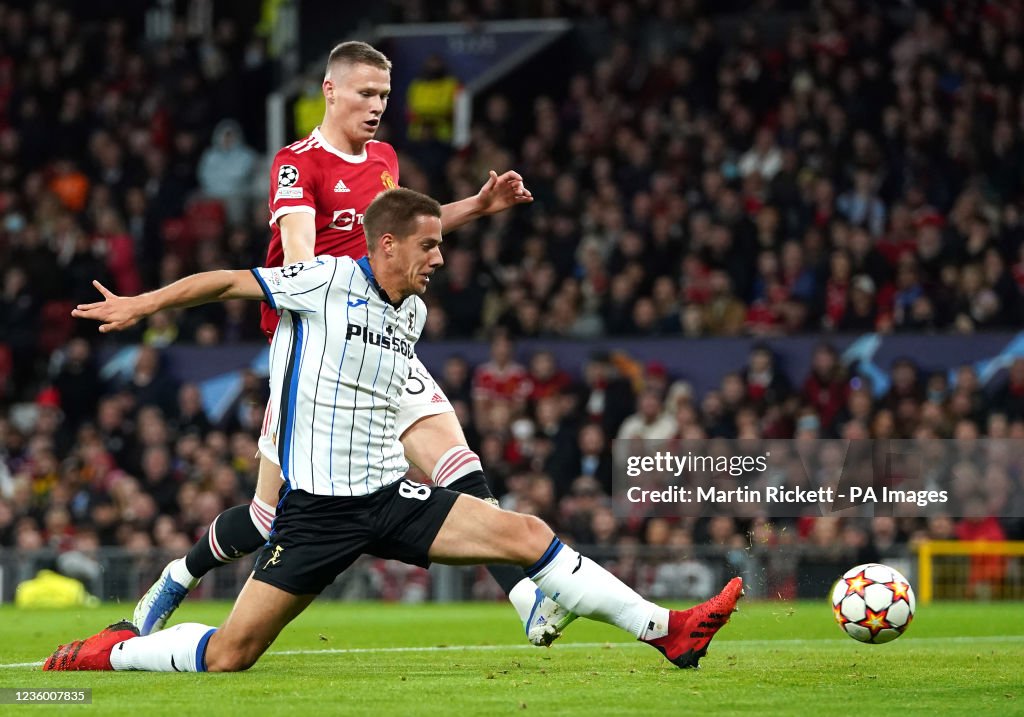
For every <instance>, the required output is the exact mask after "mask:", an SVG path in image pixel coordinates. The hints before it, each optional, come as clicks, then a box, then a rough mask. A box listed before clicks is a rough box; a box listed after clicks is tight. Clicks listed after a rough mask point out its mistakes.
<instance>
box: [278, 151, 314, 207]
mask: <svg viewBox="0 0 1024 717" xmlns="http://www.w3.org/2000/svg"><path fill="white" fill-rule="evenodd" d="M307 157H308V154H307V155H306V156H303V155H301V154H296V153H295V152H292V151H290V150H288V149H287V148H285V149H282V150H281V151H280V152H278V153H277V155H275V156H274V163H273V164H272V165H271V167H270V197H269V202H270V225H271V226H273V225H274V224H276V223H277V221H278V220H279V219H280V218H281V217H283V216H284V215H285V214H292V213H294V212H307V213H309V214H312V215H314V216H316V200H315V199H314V196H315V186H314V185H315V184H316V182H317V168H316V165H315V164H314V163H313V162H312V161H310V160H309V159H308V158H307Z"/></svg>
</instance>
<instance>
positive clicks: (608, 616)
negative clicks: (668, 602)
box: [526, 538, 668, 640]
mask: <svg viewBox="0 0 1024 717" xmlns="http://www.w3.org/2000/svg"><path fill="white" fill-rule="evenodd" d="M526 574H527V576H529V577H530V578H531V579H532V580H533V582H534V583H536V584H537V587H539V588H540V589H541V590H543V591H544V593H545V594H546V595H550V596H551V599H552V600H554V601H555V602H557V603H558V604H559V605H561V606H562V607H564V608H565V609H566V610H569V611H571V612H574V613H576V614H577V615H579V616H581V617H589V618H590V619H592V620H599V621H600V622H607V623H609V624H611V625H615V626H616V627H621V628H622V629H623V630H626V631H627V632H629V633H632V634H633V635H634V636H635V637H636V638H637V639H639V640H653V639H656V638H658V637H664V636H665V635H666V634H668V609H667V608H663V607H660V606H658V605H655V604H654V603H652V602H649V601H647V600H644V599H643V598H642V597H640V595H639V594H637V592H636V591H634V590H633V589H632V588H630V587H629V586H628V585H626V584H625V583H623V582H622V581H621V580H619V579H618V578H617V577H615V576H614V575H612V574H611V573H610V572H608V571H607V570H605V569H604V568H602V567H601V566H600V565H598V564H597V563H595V562H594V561H593V560H591V559H590V558H588V557H586V556H584V555H581V554H580V553H577V552H576V551H575V550H573V549H572V548H570V547H569V546H568V545H565V544H564V543H562V541H560V540H559V539H558V538H553V539H552V540H551V545H549V546H548V549H547V550H546V551H544V555H542V556H541V557H540V559H539V560H538V561H537V562H536V563H534V564H533V565H531V566H530V567H528V568H526Z"/></svg>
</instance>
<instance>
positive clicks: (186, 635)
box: [110, 622, 217, 672]
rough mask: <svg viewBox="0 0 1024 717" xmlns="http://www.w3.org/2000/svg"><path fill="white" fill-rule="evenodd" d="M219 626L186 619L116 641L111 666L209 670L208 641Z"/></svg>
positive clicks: (152, 670) (129, 668) (124, 668)
mask: <svg viewBox="0 0 1024 717" xmlns="http://www.w3.org/2000/svg"><path fill="white" fill-rule="evenodd" d="M216 631H217V628H215V627H210V626H209V625H200V624H199V623H197V622H183V623H181V624H180V625H175V626H174V627H169V628H167V629H166V630H161V631H160V632H154V633H153V634H152V635H146V636H145V637H133V638H131V639H130V640H125V641H124V642H119V643H117V644H116V645H114V649H113V650H112V651H111V653H110V666H111V667H113V668H114V669H115V670H144V671H146V672H206V643H207V642H208V641H209V640H210V635H212V634H213V633H215V632H216Z"/></svg>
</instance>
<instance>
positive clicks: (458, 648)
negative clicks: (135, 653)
mask: <svg viewBox="0 0 1024 717" xmlns="http://www.w3.org/2000/svg"><path fill="white" fill-rule="evenodd" d="M849 642H850V641H849V640H844V639H843V638H841V637H840V638H826V639H820V640H809V639H791V640H721V641H719V642H717V643H716V644H717V645H719V646H720V647H722V648H725V647H727V646H734V647H764V646H772V645H810V644H816V645H828V646H836V645H839V644H849ZM909 642H910V643H917V642H948V643H958V644H959V643H995V644H998V643H1003V642H1008V643H1014V642H1024V635H981V636H978V637H968V636H965V635H961V636H957V637H917V638H913V639H912V640H910V641H909ZM641 644H643V643H641V642H639V641H637V642H566V643H561V644H559V645H557V646H555V647H554V648H552V649H554V650H594V649H605V648H619V647H639V646H640V645H641ZM901 644H908V641H904V642H903V643H901ZM536 649H537V648H536V647H534V646H533V645H530V644H525V643H523V644H518V643H517V644H515V645H424V646H421V647H334V648H326V649H322V650H275V651H273V652H268V653H267V654H266V656H267V657H277V656H289V655H359V654H377V653H383V652H488V651H497V650H502V651H504V650H536ZM42 664H43V662H42V660H40V661H38V662H15V663H12V664H7V665H0V669H11V668H18V667H38V666H40V665H42Z"/></svg>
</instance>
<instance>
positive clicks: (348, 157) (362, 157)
mask: <svg viewBox="0 0 1024 717" xmlns="http://www.w3.org/2000/svg"><path fill="white" fill-rule="evenodd" d="M313 137H314V138H315V139H316V141H317V142H319V143H320V146H321V147H323V148H324V149H326V150H327V151H328V152H330V153H331V154H333V155H337V156H338V157H341V158H342V159H344V160H345V161H346V162H351V163H352V164H361V163H363V162H365V161H366V157H367V154H366V147H365V146H364V147H363V151H362V152H361V153H359V154H345V153H344V152H342V151H341V150H340V149H338V148H337V147H335V146H334V145H332V144H331V143H330V142H328V141H327V140H326V139H324V135H323V133H322V132H321V131H320V128H319V127H317V128H316V129H314V130H313Z"/></svg>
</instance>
